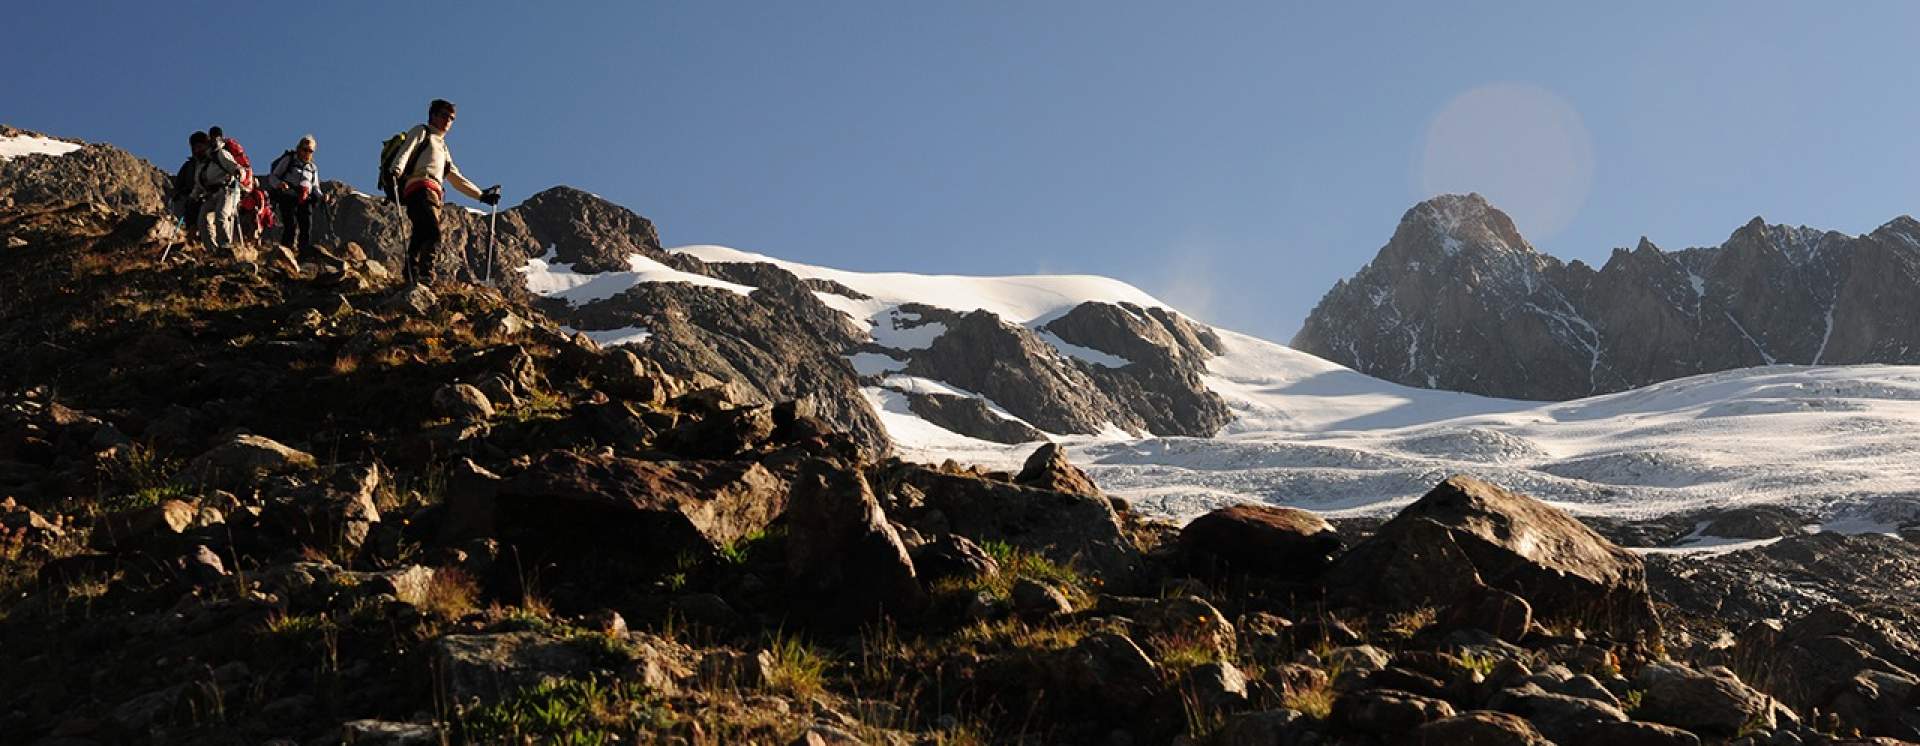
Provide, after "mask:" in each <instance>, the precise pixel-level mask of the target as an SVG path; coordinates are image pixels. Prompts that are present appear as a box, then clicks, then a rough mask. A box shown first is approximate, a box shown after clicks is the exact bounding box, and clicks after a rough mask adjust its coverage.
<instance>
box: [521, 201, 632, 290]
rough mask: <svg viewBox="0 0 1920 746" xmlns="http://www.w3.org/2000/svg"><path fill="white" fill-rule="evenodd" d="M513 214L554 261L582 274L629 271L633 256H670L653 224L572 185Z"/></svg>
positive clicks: (523, 206)
mask: <svg viewBox="0 0 1920 746" xmlns="http://www.w3.org/2000/svg"><path fill="white" fill-rule="evenodd" d="M508 212H512V213H515V214H516V215H517V216H518V217H519V218H520V219H521V220H523V221H525V223H526V225H527V230H528V231H529V232H530V233H532V234H533V236H534V237H535V238H536V239H537V240H538V241H539V242H540V244H541V245H542V246H546V247H548V248H549V249H551V250H552V251H553V252H554V255H555V261H557V262H560V263H563V264H571V265H573V267H574V269H575V270H577V271H580V272H617V271H622V270H625V269H627V257H628V256H629V255H633V254H639V255H641V256H645V257H648V258H651V259H656V260H659V259H665V258H666V257H667V253H666V252H665V251H663V250H661V248H660V234H659V233H658V232H656V231H655V230H654V228H653V221H651V220H648V219H646V218H643V217H640V216H639V215H636V214H634V212H633V211H632V210H629V209H627V208H624V207H621V206H619V205H616V204H613V203H612V202H608V201H606V200H604V199H601V198H599V197H598V196H595V195H592V194H588V193H586V192H583V191H580V190H578V189H574V188H573V187H566V186H558V187H554V188H552V189H548V190H546V191H543V192H540V193H538V194H535V195H533V196H532V197H528V198H527V201H525V202H522V203H520V205H519V206H517V207H515V208H513V209H512V210H509V211H508ZM514 266H519V265H517V264H516V265H514Z"/></svg>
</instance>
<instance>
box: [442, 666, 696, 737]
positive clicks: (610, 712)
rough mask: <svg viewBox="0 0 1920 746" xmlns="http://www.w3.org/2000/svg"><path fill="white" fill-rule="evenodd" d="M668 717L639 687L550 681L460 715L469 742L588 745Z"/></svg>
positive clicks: (661, 724) (658, 726) (660, 725)
mask: <svg viewBox="0 0 1920 746" xmlns="http://www.w3.org/2000/svg"><path fill="white" fill-rule="evenodd" d="M673 720H674V718H673V715H672V713H671V712H670V711H669V710H667V709H666V708H665V707H664V706H663V705H662V704H661V703H660V702H659V701H658V700H656V699H654V698H653V697H652V696H651V695H650V694H648V692H647V691H646V690H645V688H644V687H642V686H641V685H639V684H629V683H624V682H619V681H602V680H600V679H597V678H589V679H551V680H548V681H543V682H541V683H540V684H538V685H535V686H532V687H528V688H526V689H522V690H520V691H519V692H517V693H515V694H514V695H513V696H510V697H507V698H505V699H503V700H501V701H499V702H495V703H493V704H490V705H486V706H483V707H479V708H476V709H474V710H471V711H468V712H466V713H464V714H463V715H462V716H461V717H460V730H461V735H462V736H464V740H465V741H466V742H469V743H541V744H567V745H569V746H588V745H591V744H612V743H623V742H625V740H626V739H625V738H624V737H623V734H638V733H642V732H651V731H657V730H662V729H665V728H666V727H668V726H670V725H672V723H673Z"/></svg>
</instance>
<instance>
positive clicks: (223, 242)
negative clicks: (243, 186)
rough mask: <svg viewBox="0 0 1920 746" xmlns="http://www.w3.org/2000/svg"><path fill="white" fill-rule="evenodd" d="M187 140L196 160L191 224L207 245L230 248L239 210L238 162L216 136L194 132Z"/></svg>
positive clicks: (227, 249)
mask: <svg viewBox="0 0 1920 746" xmlns="http://www.w3.org/2000/svg"><path fill="white" fill-rule="evenodd" d="M190 142H191V143H192V145H193V157H194V159H195V160H196V161H197V163H196V164H195V165H194V168H193V186H194V193H195V195H196V199H198V200H199V202H200V211H199V214H198V215H196V216H195V217H194V223H195V225H197V226H198V227H199V229H200V235H201V236H202V237H203V238H204V239H205V240H206V242H207V243H208V244H209V245H211V246H212V247H213V248H216V249H219V250H221V251H231V250H232V249H233V243H234V240H235V238H236V235H235V227H234V220H235V217H236V216H237V214H238V213H239V211H240V162H239V161H236V160H234V159H233V156H232V155H231V154H229V153H228V152H227V149H226V148H225V147H224V146H222V144H221V143H220V141H219V140H218V139H215V138H212V137H208V136H206V135H205V134H203V133H198V132H196V133H194V137H193V139H192V140H191V141H190Z"/></svg>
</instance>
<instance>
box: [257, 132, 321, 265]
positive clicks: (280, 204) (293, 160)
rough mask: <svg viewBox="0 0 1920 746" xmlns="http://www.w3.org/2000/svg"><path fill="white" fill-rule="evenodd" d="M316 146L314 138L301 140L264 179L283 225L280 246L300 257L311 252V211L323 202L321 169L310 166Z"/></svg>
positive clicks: (280, 159) (279, 160)
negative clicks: (298, 253)
mask: <svg viewBox="0 0 1920 746" xmlns="http://www.w3.org/2000/svg"><path fill="white" fill-rule="evenodd" d="M317 145H318V143H317V142H316V141H315V140H314V139H313V135H307V136H306V137H302V138H300V143H299V144H297V145H295V146H294V147H293V149H292V150H289V151H287V152H285V153H281V154H280V157H279V158H275V159H274V160H273V168H272V169H271V170H270V171H269V172H268V173H267V179H266V182H267V188H268V189H269V190H270V191H269V194H272V195H273V205H274V210H275V211H276V212H278V213H279V215H280V220H281V222H283V223H285V224H286V228H285V229H283V230H282V231H281V232H280V245H281V246H285V247H287V248H289V249H296V250H298V251H299V252H300V253H302V254H305V253H307V252H308V251H309V250H311V249H312V248H313V208H314V205H318V204H320V203H321V202H322V201H323V200H324V198H323V197H322V196H321V194H320V167H319V166H317V165H314V162H313V152H314V149H315V148H316V147H317Z"/></svg>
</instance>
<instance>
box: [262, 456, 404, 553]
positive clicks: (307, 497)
mask: <svg viewBox="0 0 1920 746" xmlns="http://www.w3.org/2000/svg"><path fill="white" fill-rule="evenodd" d="M379 489H380V470H379V468H378V467H375V466H372V465H369V464H358V465H353V464H350V465H345V466H341V467H337V468H335V469H334V470H333V472H332V474H330V475H328V476H327V477H326V478H325V479H324V480H322V481H320V482H318V483H315V484H310V485H304V486H301V487H298V488H296V489H293V490H290V491H287V492H279V493H273V494H269V495H268V497H267V504H266V506H265V507H264V508H263V510H262V512H261V514H260V519H261V523H262V524H264V525H266V526H268V527H271V528H274V529H277V530H279V531H282V532H284V533H286V534H288V535H291V536H293V537H294V538H295V539H297V540H300V541H304V542H307V543H309V544H313V545H315V546H346V547H359V546H360V545H361V544H362V543H363V542H365V541H366V539H367V534H368V532H370V531H371V530H372V528H373V524H375V523H379V522H380V509H379V508H378V507H377V506H376V505H375V503H374V495H375V493H376V492H378V491H379Z"/></svg>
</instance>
